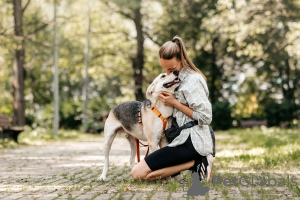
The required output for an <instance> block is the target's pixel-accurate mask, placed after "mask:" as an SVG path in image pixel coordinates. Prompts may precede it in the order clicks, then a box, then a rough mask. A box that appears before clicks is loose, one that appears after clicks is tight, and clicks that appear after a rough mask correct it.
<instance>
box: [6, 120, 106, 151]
mask: <svg viewBox="0 0 300 200" xmlns="http://www.w3.org/2000/svg"><path fill="white" fill-rule="evenodd" d="M96 137H103V133H101V134H95V135H94V134H87V133H83V132H81V131H78V130H59V131H58V134H57V136H55V135H54V134H53V130H52V129H45V128H42V127H37V128H35V129H31V128H30V127H28V126H25V130H24V131H23V132H22V133H20V134H19V136H18V142H19V144H17V143H16V142H15V141H13V140H12V139H10V138H5V139H4V141H3V140H2V138H0V149H1V148H15V147H17V146H19V145H32V144H41V143H48V142H57V141H71V140H82V139H90V138H96Z"/></svg>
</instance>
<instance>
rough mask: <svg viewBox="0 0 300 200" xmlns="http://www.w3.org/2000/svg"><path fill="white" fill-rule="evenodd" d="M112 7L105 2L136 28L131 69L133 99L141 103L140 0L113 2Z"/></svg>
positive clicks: (141, 29)
mask: <svg viewBox="0 0 300 200" xmlns="http://www.w3.org/2000/svg"><path fill="white" fill-rule="evenodd" d="M113 2H114V4H115V5H116V6H115V5H112V4H111V3H110V2H106V1H105V3H106V5H107V6H109V7H110V8H111V9H113V10H114V11H116V12H118V13H120V14H121V15H123V16H124V17H126V18H128V19H130V20H132V21H133V23H134V25H135V28H136V43H137V45H136V54H135V56H132V57H131V58H130V59H131V62H132V68H133V79H134V83H135V91H134V93H135V97H136V100H138V101H142V100H144V99H145V97H144V94H143V91H142V88H143V68H144V41H145V38H144V34H143V24H142V17H143V15H142V13H141V3H142V1H141V0H134V1H129V0H127V1H123V0H115V1H113Z"/></svg>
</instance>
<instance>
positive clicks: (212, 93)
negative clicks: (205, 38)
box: [209, 36, 218, 104]
mask: <svg viewBox="0 0 300 200" xmlns="http://www.w3.org/2000/svg"><path fill="white" fill-rule="evenodd" d="M217 42H218V37H217V36H216V37H215V38H214V39H213V41H212V52H211V68H210V75H211V84H210V92H209V93H210V99H211V104H215V103H216V101H217V95H216V91H217V88H216V85H215V82H216V80H217V78H218V77H217V76H218V67H217V65H216V61H217V49H216V46H217V45H216V43H217Z"/></svg>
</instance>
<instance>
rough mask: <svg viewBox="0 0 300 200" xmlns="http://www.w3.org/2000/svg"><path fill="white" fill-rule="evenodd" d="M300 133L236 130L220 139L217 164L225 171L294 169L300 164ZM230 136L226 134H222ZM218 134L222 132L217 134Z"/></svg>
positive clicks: (218, 141) (294, 130)
mask: <svg viewBox="0 0 300 200" xmlns="http://www.w3.org/2000/svg"><path fill="white" fill-rule="evenodd" d="M299 132H300V130H299V129H279V128H265V127H263V128H261V129H259V128H254V129H232V130H229V131H228V134H229V135H230V138H227V139H222V140H217V145H216V146H217V149H220V151H219V152H218V156H217V157H216V163H220V164H221V167H223V168H227V169H228V168H231V167H234V168H236V167H248V168H249V167H250V168H254V169H256V170H258V169H261V168H263V169H264V170H292V169H296V168H297V166H298V163H299V162H300V142H299V141H300V134H299ZM224 133H225V134H226V132H222V133H221V134H224ZM216 134H218V132H217V133H216Z"/></svg>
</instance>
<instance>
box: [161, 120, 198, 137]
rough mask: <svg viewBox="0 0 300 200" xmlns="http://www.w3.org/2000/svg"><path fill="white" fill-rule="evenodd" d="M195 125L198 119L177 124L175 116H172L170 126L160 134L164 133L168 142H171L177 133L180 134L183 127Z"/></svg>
mask: <svg viewBox="0 0 300 200" xmlns="http://www.w3.org/2000/svg"><path fill="white" fill-rule="evenodd" d="M195 125H198V121H197V120H195V121H191V122H188V123H186V124H184V125H183V126H178V124H177V122H176V118H174V119H173V121H172V124H171V127H170V128H168V129H166V130H165V131H164V132H163V133H162V135H164V134H165V136H166V139H167V141H168V142H169V143H171V142H172V141H173V140H174V139H175V138H176V137H177V136H178V135H180V132H181V131H182V130H183V129H187V128H191V127H193V126H195Z"/></svg>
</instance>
